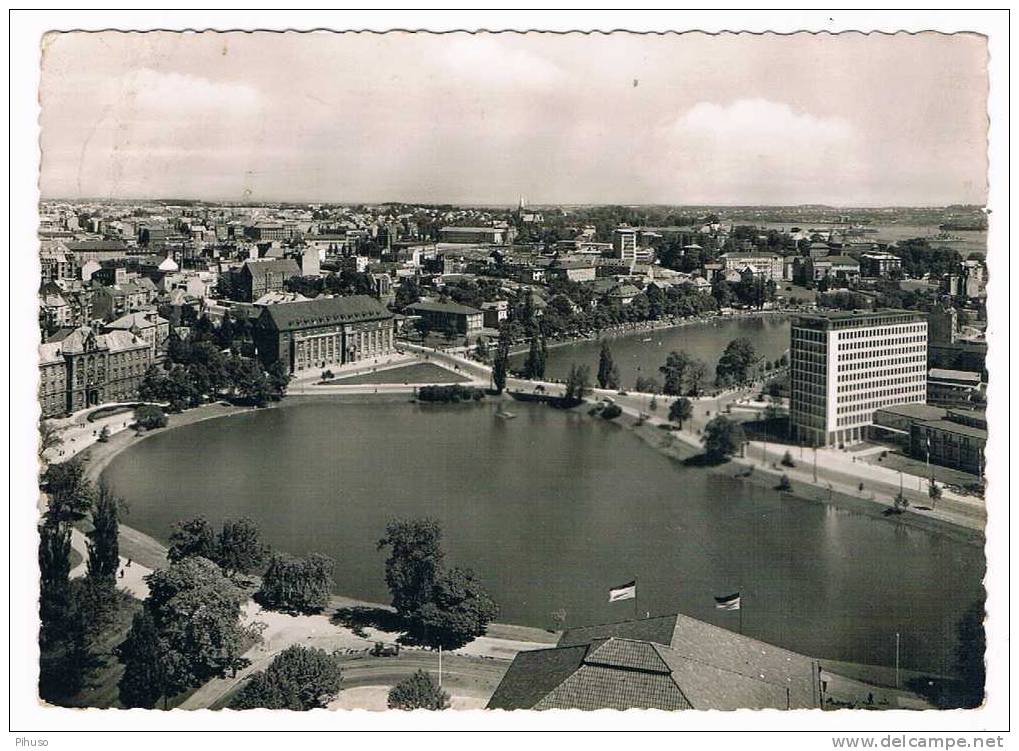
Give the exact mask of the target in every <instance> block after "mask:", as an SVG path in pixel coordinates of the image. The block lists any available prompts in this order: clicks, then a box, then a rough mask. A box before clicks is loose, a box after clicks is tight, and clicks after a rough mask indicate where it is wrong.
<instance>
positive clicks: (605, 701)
mask: <svg viewBox="0 0 1019 751" xmlns="http://www.w3.org/2000/svg"><path fill="white" fill-rule="evenodd" d="M823 679H824V673H823V672H822V670H821V667H820V666H819V665H818V663H817V661H816V660H814V659H812V658H810V657H806V656H804V655H801V654H797V653H795V652H790V651H788V650H786V649H782V648H780V647H775V646H773V645H771V644H767V643H765V642H762V641H758V640H756V639H751V638H750V637H747V636H743V635H741V634H737V633H734V632H732V631H727V630H726V629H723V628H719V627H718V626H712V625H710V624H708V623H704V622H703V621H698V620H695V619H693V618H690V617H688V616H685V615H679V614H676V615H667V616H659V617H655V618H646V619H643V620H632V621H623V622H621V623H607V624H603V625H599V626H587V627H581V628H572V629H569V630H567V631H566V632H565V633H564V634H563V635H562V636H561V637H560V639H559V642H558V643H557V644H556V646H555V647H552V648H550V649H537V650H532V651H524V652H519V653H517V655H516V657H515V658H514V659H513V663H512V664H511V665H510V667H509V670H508V671H507V672H506V674H505V675H504V676H503V679H502V681H501V682H500V683H499V686H498V687H497V688H496V690H495V693H494V694H493V695H492V698H491V699H490V700H489V702H488V709H534V710H544V709H581V710H596V709H616V710H626V709H661V710H667V711H672V710H678V709H700V710H706V709H716V710H735V709H815V708H818V707H820V706H821V705H822V703H823V699H824V682H823Z"/></svg>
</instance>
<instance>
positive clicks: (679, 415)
mask: <svg viewBox="0 0 1019 751" xmlns="http://www.w3.org/2000/svg"><path fill="white" fill-rule="evenodd" d="M691 417H693V403H692V402H691V401H690V400H689V399H687V398H686V397H685V396H681V397H680V398H679V399H676V401H674V402H673V403H672V404H671V405H670V406H669V422H674V423H677V424H678V425H679V429H680V430H682V429H683V422H684V421H685V420H689V419H690V418H691Z"/></svg>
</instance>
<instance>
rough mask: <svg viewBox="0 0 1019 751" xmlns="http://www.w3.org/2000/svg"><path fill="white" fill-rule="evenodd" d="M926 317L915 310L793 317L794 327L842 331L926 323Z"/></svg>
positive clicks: (822, 311)
mask: <svg viewBox="0 0 1019 751" xmlns="http://www.w3.org/2000/svg"><path fill="white" fill-rule="evenodd" d="M926 320H927V316H926V315H925V314H923V313H919V312H917V311H915V310H896V309H893V308H882V309H880V310H819V311H816V312H813V313H806V314H801V315H797V316H794V320H793V324H794V325H795V326H804V327H807V328H825V329H842V328H852V327H854V326H881V325H895V324H900V323H910V322H914V321H915V322H921V321H926Z"/></svg>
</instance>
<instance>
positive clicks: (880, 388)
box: [789, 310, 927, 446]
mask: <svg viewBox="0 0 1019 751" xmlns="http://www.w3.org/2000/svg"><path fill="white" fill-rule="evenodd" d="M789 381H790V383H789V385H790V398H789V422H790V426H791V428H792V434H793V438H795V439H796V440H799V441H801V442H803V443H805V444H807V445H811V446H838V445H842V444H847V443H854V442H857V441H860V440H863V438H864V437H865V430H866V427H867V426H868V425H871V424H872V422H873V418H874V410H876V409H880V408H881V407H887V406H890V405H893V404H903V403H910V402H912V403H921V404H922V403H924V402H926V401H927V319H926V317H925V316H924V314H922V313H916V312H913V311H908V310H876V311H868V312H860V311H848V312H843V311H838V312H830V313H816V314H812V315H803V316H796V317H795V318H793V320H792V324H791V327H790V341H789Z"/></svg>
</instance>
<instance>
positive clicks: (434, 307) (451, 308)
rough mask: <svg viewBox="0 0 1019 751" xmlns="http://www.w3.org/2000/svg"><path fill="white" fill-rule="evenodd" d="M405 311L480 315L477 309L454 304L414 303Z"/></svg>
mask: <svg viewBox="0 0 1019 751" xmlns="http://www.w3.org/2000/svg"><path fill="white" fill-rule="evenodd" d="M407 310H410V311H422V312H426V313H453V314H456V315H467V316H469V315H477V314H479V313H481V311H480V310H478V309H477V308H471V307H469V306H467V305H459V304H457V303H455V302H416V303H414V304H413V305H408V306H407Z"/></svg>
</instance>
